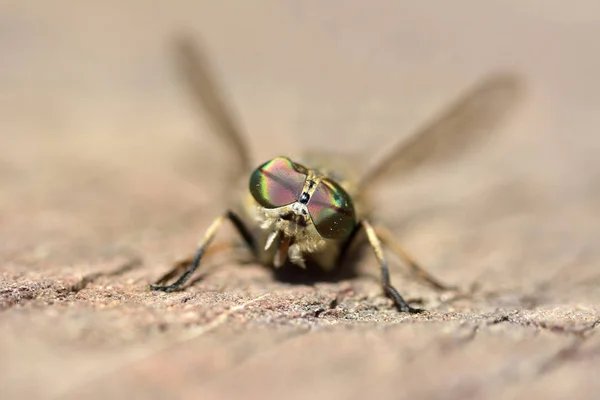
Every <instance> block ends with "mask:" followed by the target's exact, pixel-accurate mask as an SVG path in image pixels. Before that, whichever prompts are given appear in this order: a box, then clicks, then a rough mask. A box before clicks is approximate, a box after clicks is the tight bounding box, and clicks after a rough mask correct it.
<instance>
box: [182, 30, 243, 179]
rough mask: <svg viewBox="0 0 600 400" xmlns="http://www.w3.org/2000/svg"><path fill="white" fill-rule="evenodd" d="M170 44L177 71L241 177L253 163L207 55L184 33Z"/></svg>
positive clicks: (235, 173) (236, 174) (235, 171)
mask: <svg viewBox="0 0 600 400" xmlns="http://www.w3.org/2000/svg"><path fill="white" fill-rule="evenodd" d="M173 47H174V50H175V59H176V62H177V64H178V67H179V71H180V74H181V76H182V78H183V80H184V82H185V83H186V84H187V86H188V87H189V90H190V91H191V94H192V97H193V100H194V101H195V104H196V105H197V107H198V111H199V112H200V113H202V114H204V115H205V116H206V117H207V118H208V120H209V123H210V125H211V127H212V132H213V133H214V135H215V136H216V137H217V138H218V139H219V140H221V141H222V143H223V144H225V146H226V147H227V149H228V150H229V151H230V152H231V153H230V156H231V157H230V158H231V161H230V165H234V166H235V168H234V171H233V172H234V175H235V176H234V179H235V178H239V177H241V176H242V175H243V174H246V173H248V171H249V170H250V168H251V167H252V165H251V162H252V160H251V157H250V153H249V151H248V147H247V145H246V143H245V141H244V140H243V138H242V135H241V130H240V129H239V127H238V125H237V124H236V121H235V118H234V117H233V113H232V111H231V109H230V108H229V106H228V105H227V102H226V101H225V98H224V95H223V91H222V90H221V89H220V87H219V85H218V84H217V81H216V79H215V75H214V74H213V73H212V71H211V68H210V64H209V63H208V60H207V57H206V56H205V55H204V54H203V52H202V51H201V50H200V48H199V46H198V44H197V43H195V41H194V40H192V39H191V38H189V37H187V36H180V37H178V38H176V39H175V41H174V46H173Z"/></svg>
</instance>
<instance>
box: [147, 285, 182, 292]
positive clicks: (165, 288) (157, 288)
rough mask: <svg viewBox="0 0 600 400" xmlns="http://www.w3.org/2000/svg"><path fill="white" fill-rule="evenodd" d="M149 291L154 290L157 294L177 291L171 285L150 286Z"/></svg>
mask: <svg viewBox="0 0 600 400" xmlns="http://www.w3.org/2000/svg"><path fill="white" fill-rule="evenodd" d="M150 290H154V291H157V292H167V293H171V292H174V291H175V290H177V288H176V287H173V285H170V286H158V285H150Z"/></svg>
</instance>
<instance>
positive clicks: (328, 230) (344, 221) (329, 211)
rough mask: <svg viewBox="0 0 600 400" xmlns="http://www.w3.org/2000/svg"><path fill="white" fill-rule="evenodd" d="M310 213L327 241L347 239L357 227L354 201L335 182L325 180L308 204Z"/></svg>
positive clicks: (316, 226)
mask: <svg viewBox="0 0 600 400" xmlns="http://www.w3.org/2000/svg"><path fill="white" fill-rule="evenodd" d="M308 211H309V212H310V216H311V218H312V221H313V224H314V225H315V228H316V229H317V232H319V235H321V236H322V237H324V238H325V239H338V240H341V239H345V238H347V237H348V236H350V234H351V233H352V230H353V229H354V226H355V225H356V216H355V214H354V205H353V204H352V199H351V198H350V196H349V195H348V193H346V191H345V190H344V189H342V187H341V186H340V185H338V184H337V183H335V182H334V181H331V180H328V179H324V180H322V181H321V183H320V184H319V186H317V188H316V190H315V192H314V193H313V195H312V196H311V198H310V201H309V202H308Z"/></svg>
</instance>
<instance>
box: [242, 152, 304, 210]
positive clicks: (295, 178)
mask: <svg viewBox="0 0 600 400" xmlns="http://www.w3.org/2000/svg"><path fill="white" fill-rule="evenodd" d="M305 180H306V174H304V173H302V172H300V171H298V168H297V166H296V165H294V163H293V162H292V161H291V160H290V159H288V158H285V157H277V158H274V159H273V160H271V161H268V162H266V163H264V164H263V165H261V166H260V167H258V168H257V169H256V170H255V171H254V172H253V173H252V176H250V193H252V196H253V197H254V199H255V200H256V201H257V202H258V203H259V204H260V205H261V206H263V207H266V208H277V207H283V206H285V205H288V204H291V203H294V202H296V201H297V200H298V197H300V194H301V193H302V187H303V186H304V181H305Z"/></svg>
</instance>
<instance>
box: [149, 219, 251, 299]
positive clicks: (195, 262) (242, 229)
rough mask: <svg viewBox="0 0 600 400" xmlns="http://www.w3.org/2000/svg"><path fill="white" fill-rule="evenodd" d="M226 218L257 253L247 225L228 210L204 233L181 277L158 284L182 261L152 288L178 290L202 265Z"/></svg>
mask: <svg viewBox="0 0 600 400" xmlns="http://www.w3.org/2000/svg"><path fill="white" fill-rule="evenodd" d="M226 219H229V220H230V221H231V223H232V224H233V226H234V227H235V228H236V230H237V231H238V233H239V234H240V236H242V238H243V239H244V242H245V243H246V244H247V245H248V247H249V248H250V250H251V251H252V253H253V254H256V252H257V250H256V242H255V240H254V237H253V236H252V234H251V233H250V231H249V230H248V228H247V227H246V225H245V224H244V223H243V222H242V220H241V219H240V218H239V217H238V216H237V215H236V214H235V213H233V212H232V211H227V213H225V215H222V216H220V217H219V218H217V219H216V220H215V221H214V222H213V223H212V225H211V226H210V227H209V228H208V229H207V231H206V233H205V235H204V238H203V239H202V242H201V244H200V247H199V248H198V250H196V254H195V255H194V258H193V259H192V262H191V263H190V264H188V266H187V268H186V270H185V271H184V273H183V274H182V275H181V276H180V277H179V279H177V280H176V281H175V283H173V284H171V285H166V286H160V285H158V284H160V283H164V281H165V280H168V279H170V278H172V277H173V276H174V275H175V274H176V273H177V271H179V270H180V268H181V265H182V263H178V265H176V266H175V268H174V269H173V270H171V271H169V272H168V273H167V274H165V275H164V276H163V277H162V278H160V279H159V280H158V281H157V282H156V284H155V285H150V289H152V290H160V291H163V292H173V291H175V290H178V289H179V288H180V287H181V286H182V285H183V284H184V283H185V282H186V281H187V280H188V279H189V278H190V277H191V276H192V274H193V273H194V271H196V269H198V266H199V265H200V261H201V260H202V257H203V256H204V255H205V254H206V251H207V248H208V246H210V244H211V242H212V241H213V239H214V237H215V235H216V234H217V232H218V230H219V228H220V227H221V225H222V224H223V222H224V221H225V220H226Z"/></svg>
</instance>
